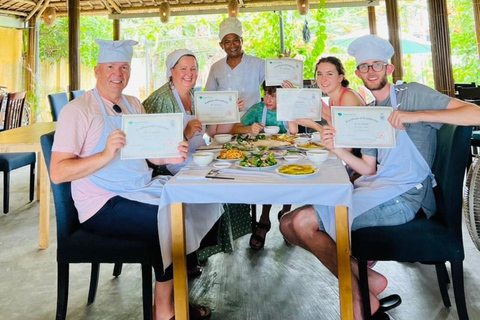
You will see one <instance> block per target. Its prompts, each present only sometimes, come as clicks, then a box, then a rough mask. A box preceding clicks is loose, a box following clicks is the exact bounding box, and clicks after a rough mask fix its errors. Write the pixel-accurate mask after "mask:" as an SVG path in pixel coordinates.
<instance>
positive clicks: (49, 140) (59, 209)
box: [40, 132, 80, 246]
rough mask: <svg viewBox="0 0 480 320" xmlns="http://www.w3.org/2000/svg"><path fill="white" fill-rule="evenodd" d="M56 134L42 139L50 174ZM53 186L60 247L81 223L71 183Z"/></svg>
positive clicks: (47, 135) (49, 134) (45, 135)
mask: <svg viewBox="0 0 480 320" xmlns="http://www.w3.org/2000/svg"><path fill="white" fill-rule="evenodd" d="M54 134H55V132H50V133H47V134H44V135H43V136H41V137H40V143H41V145H42V151H43V156H44V158H45V163H46V165H47V168H48V172H49V173H50V160H51V155H52V146H53V136H54ZM51 185H52V192H53V201H54V204H55V216H56V220H57V243H58V246H60V245H61V244H62V243H64V240H65V239H66V238H67V237H68V236H69V235H70V234H72V233H73V232H74V231H76V230H77V229H78V228H80V222H79V220H78V213H77V209H76V208H75V204H74V202H73V198H72V191H71V183H70V182H65V183H60V184H54V183H51Z"/></svg>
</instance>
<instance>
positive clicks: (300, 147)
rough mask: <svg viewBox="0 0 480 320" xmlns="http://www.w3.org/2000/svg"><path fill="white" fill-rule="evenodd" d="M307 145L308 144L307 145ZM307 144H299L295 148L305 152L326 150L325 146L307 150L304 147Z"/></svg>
mask: <svg viewBox="0 0 480 320" xmlns="http://www.w3.org/2000/svg"><path fill="white" fill-rule="evenodd" d="M305 144H306V143H305ZM305 144H299V145H297V144H296V145H295V147H297V149H300V150H304V151H309V150H323V149H325V146H323V145H322V146H320V145H319V146H318V147H315V148H305V147H302V146H303V145H305Z"/></svg>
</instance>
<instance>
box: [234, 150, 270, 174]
mask: <svg viewBox="0 0 480 320" xmlns="http://www.w3.org/2000/svg"><path fill="white" fill-rule="evenodd" d="M235 164H236V165H237V167H238V168H240V169H245V170H254V171H261V170H270V169H273V168H276V167H278V166H279V163H278V161H277V159H275V157H274V156H273V154H271V153H268V154H264V155H261V156H258V155H252V156H247V157H244V158H243V159H242V160H241V161H237V162H235Z"/></svg>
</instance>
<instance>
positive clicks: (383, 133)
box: [332, 107, 396, 148]
mask: <svg viewBox="0 0 480 320" xmlns="http://www.w3.org/2000/svg"><path fill="white" fill-rule="evenodd" d="M392 112H393V109H392V108H391V107H332V126H333V127H335V131H336V132H335V138H334V145H335V147H336V148H393V147H395V145H396V142H395V130H394V128H393V127H392V125H391V124H390V122H388V117H389V116H390V114H391V113H392Z"/></svg>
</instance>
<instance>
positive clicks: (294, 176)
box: [275, 166, 318, 178]
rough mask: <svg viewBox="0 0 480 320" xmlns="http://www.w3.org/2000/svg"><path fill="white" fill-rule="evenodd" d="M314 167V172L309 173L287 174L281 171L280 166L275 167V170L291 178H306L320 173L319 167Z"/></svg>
mask: <svg viewBox="0 0 480 320" xmlns="http://www.w3.org/2000/svg"><path fill="white" fill-rule="evenodd" d="M313 167H314V172H312V173H307V174H287V173H281V172H280V168H281V167H280V168H277V169H275V172H277V173H278V174H279V175H281V176H284V177H289V178H305V177H309V176H313V175H314V174H316V173H318V168H317V167H315V166H313Z"/></svg>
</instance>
